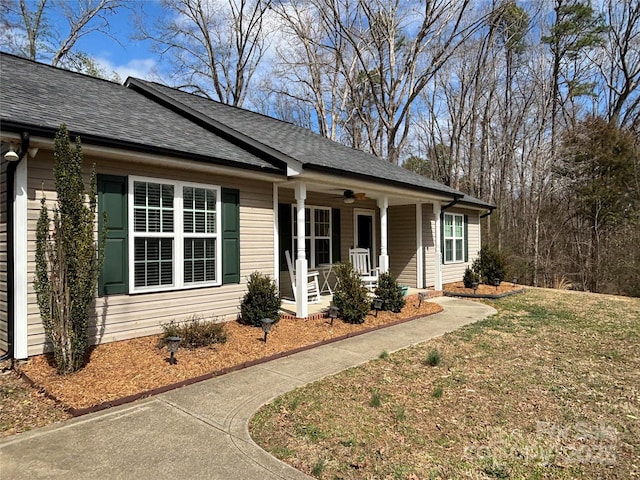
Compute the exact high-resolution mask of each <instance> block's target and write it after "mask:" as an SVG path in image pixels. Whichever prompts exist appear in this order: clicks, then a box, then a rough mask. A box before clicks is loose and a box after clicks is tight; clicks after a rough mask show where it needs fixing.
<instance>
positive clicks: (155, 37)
mask: <svg viewBox="0 0 640 480" xmlns="http://www.w3.org/2000/svg"><path fill="white" fill-rule="evenodd" d="M161 4H162V7H163V10H164V12H165V15H164V17H163V18H160V19H158V21H157V23H156V24H155V25H154V26H152V27H149V26H147V25H145V22H144V21H139V28H140V34H139V38H143V39H148V40H151V41H152V42H153V43H154V45H155V49H156V51H157V52H159V53H160V54H161V55H162V56H163V57H164V58H166V59H167V60H168V61H169V62H170V64H171V65H172V67H173V72H172V76H173V81H174V83H176V84H177V85H178V86H179V87H180V88H184V89H186V90H189V91H191V92H194V93H199V94H202V95H206V96H208V97H210V98H214V99H216V100H219V101H220V102H223V103H227V104H230V105H236V106H242V104H243V103H244V101H245V98H246V96H247V93H248V90H249V86H250V84H251V80H252V78H253V76H254V74H255V72H256V69H257V68H258V65H259V64H260V62H261V60H262V59H263V56H264V54H265V48H266V37H267V36H268V34H269V31H268V28H267V22H266V16H267V11H268V10H269V8H270V7H271V0H210V1H207V0H162V2H161Z"/></svg>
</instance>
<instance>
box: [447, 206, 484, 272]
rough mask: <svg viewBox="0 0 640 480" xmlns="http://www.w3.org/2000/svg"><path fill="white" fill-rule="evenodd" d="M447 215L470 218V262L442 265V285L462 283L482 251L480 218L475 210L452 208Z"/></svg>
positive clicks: (468, 240) (468, 229)
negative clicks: (460, 215)
mask: <svg viewBox="0 0 640 480" xmlns="http://www.w3.org/2000/svg"><path fill="white" fill-rule="evenodd" d="M446 213H460V214H463V215H467V216H468V218H469V226H468V228H467V231H468V235H469V237H468V239H467V242H468V245H469V261H468V262H459V263H445V264H443V265H442V283H443V284H446V283H452V282H461V281H462V277H463V276H464V271H465V269H466V268H467V267H470V266H471V265H472V264H473V261H474V260H475V259H476V258H477V256H478V252H479V250H480V247H479V242H480V216H479V213H478V212H477V211H475V210H466V209H463V208H450V209H447V211H446Z"/></svg>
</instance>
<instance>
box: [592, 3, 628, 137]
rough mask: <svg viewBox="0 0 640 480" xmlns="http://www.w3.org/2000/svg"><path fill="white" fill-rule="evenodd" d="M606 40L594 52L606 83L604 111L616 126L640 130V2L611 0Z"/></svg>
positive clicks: (605, 11) (606, 8)
mask: <svg viewBox="0 0 640 480" xmlns="http://www.w3.org/2000/svg"><path fill="white" fill-rule="evenodd" d="M604 16H605V21H606V23H607V26H608V28H607V32H606V38H605V43H604V46H603V48H602V49H599V50H598V51H597V52H595V55H594V57H593V61H594V63H595V64H596V65H597V66H598V68H599V71H600V73H601V77H602V81H603V83H604V91H605V92H607V95H604V96H603V97H604V100H605V101H606V105H605V111H604V112H603V113H605V115H606V117H607V118H608V119H609V121H610V122H613V123H614V124H616V125H620V126H623V127H624V126H626V127H633V128H634V129H635V130H636V131H638V130H640V2H636V1H633V0H608V1H607V2H605V6H604Z"/></svg>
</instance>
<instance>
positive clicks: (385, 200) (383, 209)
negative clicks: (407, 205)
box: [378, 195, 389, 273]
mask: <svg viewBox="0 0 640 480" xmlns="http://www.w3.org/2000/svg"><path fill="white" fill-rule="evenodd" d="M378 208H379V209H380V258H379V259H378V266H379V267H380V272H382V273H386V272H388V271H389V251H388V250H387V237H388V229H387V209H388V208H389V197H387V196H386V195H385V196H384V197H382V198H380V199H378Z"/></svg>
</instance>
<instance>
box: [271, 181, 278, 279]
mask: <svg viewBox="0 0 640 480" xmlns="http://www.w3.org/2000/svg"><path fill="white" fill-rule="evenodd" d="M272 208H273V280H274V281H275V282H276V285H278V289H280V248H279V245H280V232H279V231H278V225H280V219H279V217H278V184H277V183H274V184H273V206H272Z"/></svg>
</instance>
